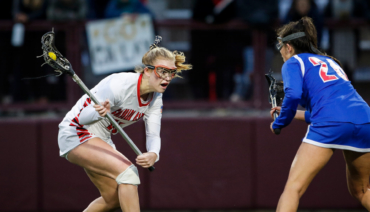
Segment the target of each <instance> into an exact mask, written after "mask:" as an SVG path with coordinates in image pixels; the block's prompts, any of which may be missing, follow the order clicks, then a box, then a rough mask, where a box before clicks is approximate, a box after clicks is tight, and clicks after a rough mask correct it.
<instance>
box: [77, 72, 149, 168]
mask: <svg viewBox="0 0 370 212" xmlns="http://www.w3.org/2000/svg"><path fill="white" fill-rule="evenodd" d="M72 79H73V81H75V82H76V83H77V84H78V85H79V86H80V87H81V88H82V90H83V91H84V92H85V93H86V94H87V95H88V96H89V97H90V98H91V100H93V102H94V103H95V104H97V105H100V106H101V104H100V102H99V101H98V99H96V97H95V96H94V95H93V94H92V93H91V92H90V90H89V89H88V88H87V87H86V85H85V84H84V83H83V82H82V80H81V79H80V78H79V77H78V76H77V74H74V75H73V76H72ZM105 116H106V117H107V118H108V120H109V121H110V123H112V125H113V126H114V128H116V129H117V130H118V132H119V134H121V135H122V137H123V138H124V139H125V140H126V142H127V143H128V145H129V146H130V147H131V148H132V150H134V152H135V153H136V154H137V155H142V154H143V153H142V152H141V151H140V150H139V148H137V146H136V145H135V144H134V142H133V141H132V140H131V139H130V137H128V135H127V134H126V133H125V131H123V129H122V128H121V127H120V126H119V124H118V123H117V122H116V120H114V118H113V116H112V115H111V114H110V113H107V114H106V115H105ZM148 169H149V171H154V169H155V168H154V166H151V167H149V168H148Z"/></svg>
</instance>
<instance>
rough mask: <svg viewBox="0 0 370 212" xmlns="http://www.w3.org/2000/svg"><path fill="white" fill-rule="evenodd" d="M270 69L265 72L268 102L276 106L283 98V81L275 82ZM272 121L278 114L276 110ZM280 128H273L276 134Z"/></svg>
mask: <svg viewBox="0 0 370 212" xmlns="http://www.w3.org/2000/svg"><path fill="white" fill-rule="evenodd" d="M271 74H272V71H271V70H270V71H269V73H268V74H265V77H266V79H267V82H268V84H269V103H270V104H271V105H272V107H276V106H277V105H279V104H280V102H281V101H282V100H283V98H284V88H283V83H282V82H281V83H280V82H276V79H275V78H274V77H273V76H272V75H271ZM273 115H274V121H275V120H276V118H277V117H278V116H279V115H278V113H277V111H276V110H275V112H274V114H273ZM280 131H281V129H274V132H275V134H276V135H279V134H280Z"/></svg>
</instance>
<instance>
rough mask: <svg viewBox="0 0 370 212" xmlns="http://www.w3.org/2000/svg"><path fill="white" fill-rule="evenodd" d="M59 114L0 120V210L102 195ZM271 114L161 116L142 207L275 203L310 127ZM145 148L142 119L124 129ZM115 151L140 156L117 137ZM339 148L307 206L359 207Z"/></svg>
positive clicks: (75, 205)
mask: <svg viewBox="0 0 370 212" xmlns="http://www.w3.org/2000/svg"><path fill="white" fill-rule="evenodd" d="M59 122H60V120H59V119H51V120H50V119H44V120H24V119H19V120H1V121H0V134H1V135H2V139H1V143H2V148H0V154H1V158H2V160H0V170H1V174H0V205H1V207H0V211H81V210H83V209H84V208H85V207H86V206H87V205H88V204H89V203H90V202H91V201H92V200H94V199H95V198H97V197H98V196H99V192H98V190H97V189H96V188H95V187H94V185H93V184H92V183H91V182H90V180H89V178H88V177H87V175H86V174H85V173H84V170H83V169H82V168H80V167H78V166H76V165H72V164H71V163H69V162H68V161H66V160H65V159H64V158H61V157H59V149H58V142H57V134H58V124H59ZM270 122H271V120H270V119H269V118H163V119H162V130H161V137H162V150H161V157H160V161H159V162H158V163H157V164H155V167H156V170H155V172H153V173H149V171H147V170H146V169H139V170H140V177H141V180H142V185H141V186H139V195H140V204H141V206H142V209H179V210H180V209H193V210H197V209H215V210H216V209H217V210H221V209H229V210H237V209H254V208H258V209H261V208H265V209H268V208H274V207H276V204H277V202H278V199H279V196H280V194H281V192H282V191H283V188H284V184H285V182H286V180H287V177H288V171H289V168H290V165H291V163H292V160H293V158H294V155H295V153H296V151H297V149H298V147H299V145H300V143H301V139H302V137H303V136H304V134H305V132H306V130H307V125H306V124H305V123H302V122H299V121H294V123H292V124H291V125H290V126H289V127H287V128H285V129H284V130H283V131H282V133H281V135H279V136H275V135H273V134H272V133H271V132H270V130H269V124H270ZM125 131H126V132H127V134H128V135H129V136H130V137H131V138H132V140H133V141H134V142H135V143H136V144H137V145H138V147H139V148H140V149H141V150H143V151H145V129H144V124H143V122H142V121H141V122H139V123H137V124H134V125H131V126H129V127H127V128H125ZM113 140H114V142H115V144H116V146H117V149H118V150H119V151H121V152H122V153H123V154H125V155H126V156H127V157H128V158H129V159H130V160H131V161H134V159H135V154H134V153H133V151H132V150H131V149H130V148H129V147H128V145H127V144H126V142H125V141H124V140H123V139H122V138H121V137H120V135H116V136H114V137H113ZM345 169H346V167H345V162H344V159H343V156H342V152H341V151H339V150H337V151H336V152H335V153H334V156H333V158H332V159H331V160H330V162H329V163H328V164H327V165H326V167H325V168H324V169H323V170H322V171H321V172H320V173H319V174H318V176H317V177H316V178H315V179H314V180H313V183H312V184H311V185H310V187H309V188H308V190H307V192H306V193H305V195H304V196H303V198H302V201H301V204H300V208H302V209H326V208H328V209H344V208H345V209H357V208H361V206H360V204H359V203H357V201H356V200H355V199H353V198H352V197H351V196H350V195H349V193H348V190H347V185H346V177H345Z"/></svg>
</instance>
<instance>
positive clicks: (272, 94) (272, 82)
mask: <svg viewBox="0 0 370 212" xmlns="http://www.w3.org/2000/svg"><path fill="white" fill-rule="evenodd" d="M271 74H272V71H271V70H270V71H269V73H268V74H265V77H266V80H267V83H268V84H269V94H270V95H269V103H270V104H271V101H272V100H271V97H272V98H274V97H275V95H276V92H275V89H274V85H275V82H276V80H275V78H274V77H273V76H272V75H271Z"/></svg>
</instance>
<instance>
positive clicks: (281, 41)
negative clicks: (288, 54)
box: [276, 32, 306, 51]
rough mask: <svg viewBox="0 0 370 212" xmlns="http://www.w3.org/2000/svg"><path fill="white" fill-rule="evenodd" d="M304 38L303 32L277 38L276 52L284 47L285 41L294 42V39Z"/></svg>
mask: <svg viewBox="0 0 370 212" xmlns="http://www.w3.org/2000/svg"><path fill="white" fill-rule="evenodd" d="M304 36H306V33H304V32H297V33H293V34H291V35H288V36H285V37H283V38H282V37H278V38H277V40H278V43H277V44H276V48H277V50H279V51H280V50H281V49H282V48H283V46H284V43H285V42H287V41H290V40H294V39H297V38H301V37H304Z"/></svg>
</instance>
